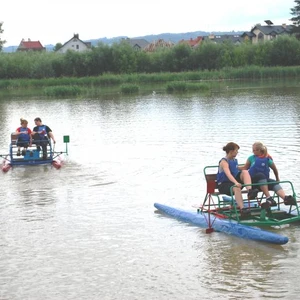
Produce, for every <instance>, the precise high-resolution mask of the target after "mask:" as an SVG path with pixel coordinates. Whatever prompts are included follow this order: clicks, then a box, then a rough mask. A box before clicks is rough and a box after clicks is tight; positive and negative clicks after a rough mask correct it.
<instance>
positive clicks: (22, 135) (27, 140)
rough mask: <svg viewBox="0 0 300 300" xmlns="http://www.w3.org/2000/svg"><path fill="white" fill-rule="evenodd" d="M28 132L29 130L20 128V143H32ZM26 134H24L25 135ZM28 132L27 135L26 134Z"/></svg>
mask: <svg viewBox="0 0 300 300" xmlns="http://www.w3.org/2000/svg"><path fill="white" fill-rule="evenodd" d="M27 131H28V128H27V127H26V128H24V127H20V132H21V134H20V135H19V137H18V140H20V141H26V142H29V141H30V136H29V134H28V133H27ZM23 132H24V133H23ZM25 132H26V133H25Z"/></svg>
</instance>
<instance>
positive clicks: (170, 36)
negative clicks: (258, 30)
mask: <svg viewBox="0 0 300 300" xmlns="http://www.w3.org/2000/svg"><path fill="white" fill-rule="evenodd" d="M212 33H213V34H216V35H224V34H242V33H243V32H236V31H230V32H222V31H218V32H212ZM209 34H211V32H206V31H194V32H185V33H161V34H156V35H145V36H137V37H130V38H133V39H145V40H146V41H148V42H150V43H151V42H153V41H156V40H159V39H163V40H165V41H171V42H173V43H175V44H176V43H178V42H179V41H180V40H189V39H191V38H192V39H194V38H196V37H198V36H208V35H209ZM122 38H127V36H118V37H114V38H106V37H104V38H99V39H92V40H84V42H91V44H92V46H97V44H98V43H99V42H102V43H104V44H108V45H111V44H113V43H117V42H119V41H120V40H121V39H122ZM54 46H55V44H53V45H52V44H50V45H44V47H46V49H47V51H52V49H53V47H54ZM17 48H18V45H14V46H7V47H3V52H15V51H16V49H17Z"/></svg>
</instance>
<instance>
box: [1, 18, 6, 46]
mask: <svg viewBox="0 0 300 300" xmlns="http://www.w3.org/2000/svg"><path fill="white" fill-rule="evenodd" d="M2 25H3V22H0V35H1V33H3V31H4V29H2ZM5 43H6V41H4V40H1V37H0V52H1V51H2V48H3V45H4V44H5Z"/></svg>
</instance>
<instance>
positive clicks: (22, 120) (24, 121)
mask: <svg viewBox="0 0 300 300" xmlns="http://www.w3.org/2000/svg"><path fill="white" fill-rule="evenodd" d="M20 122H21V125H22V124H28V121H27V120H25V119H23V118H21V119H20Z"/></svg>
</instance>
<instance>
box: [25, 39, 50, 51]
mask: <svg viewBox="0 0 300 300" xmlns="http://www.w3.org/2000/svg"><path fill="white" fill-rule="evenodd" d="M19 49H24V50H25V49H26V50H37V49H44V47H43V45H42V44H41V42H40V41H31V40H30V39H28V41H25V40H24V39H23V40H22V41H21V43H20V45H19Z"/></svg>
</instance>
